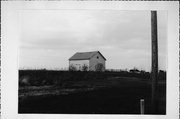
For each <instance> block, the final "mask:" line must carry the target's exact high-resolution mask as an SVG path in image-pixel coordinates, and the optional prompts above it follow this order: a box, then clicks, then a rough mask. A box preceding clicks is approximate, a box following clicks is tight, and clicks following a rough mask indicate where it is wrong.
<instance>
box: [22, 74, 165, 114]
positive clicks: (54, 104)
mask: <svg viewBox="0 0 180 119" xmlns="http://www.w3.org/2000/svg"><path fill="white" fill-rule="evenodd" d="M158 87H159V88H158V93H159V103H158V111H159V112H157V114H166V82H165V80H161V81H160V82H159V83H158ZM142 98H143V99H145V114H151V111H150V110H151V82H150V80H147V79H142V78H135V77H118V76H114V77H113V76H110V77H106V78H105V79H103V78H99V79H98V80H95V79H93V80H91V79H86V80H68V81H66V82H65V83H63V85H62V84H61V86H58V85H46V86H20V88H19V113H50V114H51V113H58V114H139V113H140V99H142Z"/></svg>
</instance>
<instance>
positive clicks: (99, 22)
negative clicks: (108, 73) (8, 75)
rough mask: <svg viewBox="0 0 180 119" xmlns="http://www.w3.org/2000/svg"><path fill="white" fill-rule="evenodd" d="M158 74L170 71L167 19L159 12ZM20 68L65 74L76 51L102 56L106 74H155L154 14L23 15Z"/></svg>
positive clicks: (31, 12)
mask: <svg viewBox="0 0 180 119" xmlns="http://www.w3.org/2000/svg"><path fill="white" fill-rule="evenodd" d="M157 15H158V44H159V69H163V70H165V69H166V68H165V67H166V55H167V53H166V50H167V47H166V45H167V44H166V40H167V36H166V35H167V33H166V32H167V26H166V25H167V14H166V12H165V11H158V14H157ZM20 36H21V37H20V50H19V51H20V52H19V68H47V69H57V68H59V69H61V68H67V67H68V59H69V58H70V57H71V56H72V55H73V54H74V53H76V52H86V51H97V50H98V51H100V52H101V53H102V54H103V55H104V57H105V58H106V59H107V61H106V68H107V69H131V68H134V67H136V68H138V69H143V70H147V71H149V70H150V69H151V13H150V11H120V10H24V11H22V12H21V14H20Z"/></svg>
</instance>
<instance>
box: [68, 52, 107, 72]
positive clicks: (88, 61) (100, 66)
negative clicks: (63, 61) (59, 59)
mask: <svg viewBox="0 0 180 119" xmlns="http://www.w3.org/2000/svg"><path fill="white" fill-rule="evenodd" d="M105 62H106V58H105V57H104V56H103V55H102V54H101V53H100V52H99V51H93V52H77V53H75V54H74V55H73V56H72V57H71V58H69V69H70V70H80V71H105Z"/></svg>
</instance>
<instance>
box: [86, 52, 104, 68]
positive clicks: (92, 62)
mask: <svg viewBox="0 0 180 119" xmlns="http://www.w3.org/2000/svg"><path fill="white" fill-rule="evenodd" d="M97 57H98V58H97ZM98 63H102V64H103V71H104V70H105V59H104V58H103V57H102V56H101V55H100V54H99V53H97V54H96V55H94V56H93V57H92V58H91V59H90V67H89V68H90V70H91V71H95V70H96V69H95V66H96V65H97V64H98Z"/></svg>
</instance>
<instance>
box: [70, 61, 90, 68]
mask: <svg viewBox="0 0 180 119" xmlns="http://www.w3.org/2000/svg"><path fill="white" fill-rule="evenodd" d="M71 65H73V66H75V67H76V69H77V70H82V66H83V65H86V66H87V67H88V68H89V60H71V61H69V66H71ZM88 70H89V69H88Z"/></svg>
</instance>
